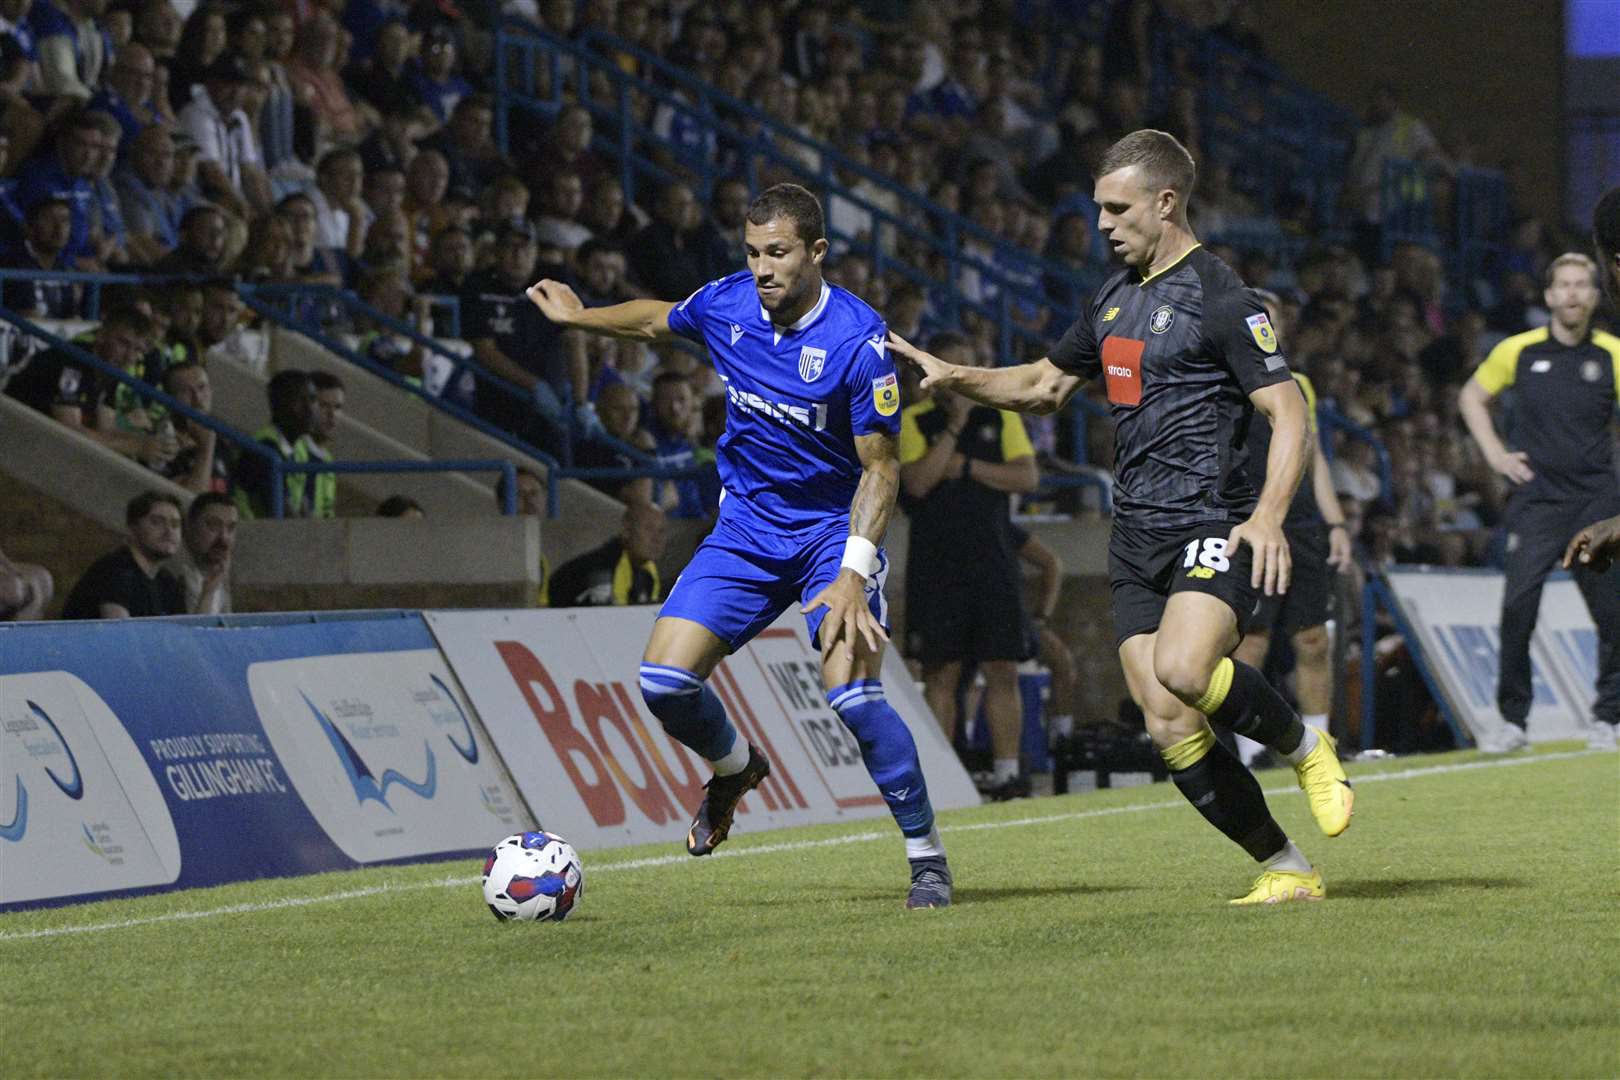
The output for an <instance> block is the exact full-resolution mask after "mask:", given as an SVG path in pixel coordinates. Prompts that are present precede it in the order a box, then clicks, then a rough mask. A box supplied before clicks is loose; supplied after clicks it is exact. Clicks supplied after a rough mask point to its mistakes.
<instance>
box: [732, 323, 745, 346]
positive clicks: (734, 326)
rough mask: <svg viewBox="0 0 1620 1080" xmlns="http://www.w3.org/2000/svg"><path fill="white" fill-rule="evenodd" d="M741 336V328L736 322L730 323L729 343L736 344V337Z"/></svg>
mask: <svg viewBox="0 0 1620 1080" xmlns="http://www.w3.org/2000/svg"><path fill="white" fill-rule="evenodd" d="M742 336H743V328H742V327H740V326H738V325H737V324H736V323H732V324H731V343H732V344H733V345H735V344H737V339H738V338H740V337H742Z"/></svg>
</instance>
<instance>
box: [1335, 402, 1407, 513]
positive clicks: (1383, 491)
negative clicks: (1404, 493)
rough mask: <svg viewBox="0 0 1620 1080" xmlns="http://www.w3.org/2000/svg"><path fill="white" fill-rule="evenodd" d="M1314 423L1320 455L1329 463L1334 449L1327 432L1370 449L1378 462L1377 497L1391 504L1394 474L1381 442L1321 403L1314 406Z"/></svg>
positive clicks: (1393, 495)
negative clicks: (1317, 432)
mask: <svg viewBox="0 0 1620 1080" xmlns="http://www.w3.org/2000/svg"><path fill="white" fill-rule="evenodd" d="M1316 422H1317V427H1318V428H1319V429H1320V431H1321V432H1322V455H1323V456H1324V457H1326V458H1327V459H1328V461H1330V462H1331V461H1332V460H1333V458H1334V448H1333V440H1332V439H1331V438H1330V437H1328V432H1329V431H1341V432H1343V433H1344V434H1345V435H1346V436H1348V437H1349V438H1352V439H1355V440H1356V441H1358V442H1364V443H1366V444H1367V445H1368V446H1371V447H1372V450H1373V458H1374V459H1375V460H1376V461H1377V462H1378V497H1379V499H1380V500H1382V501H1383V502H1386V503H1387V502H1392V501H1393V500H1394V498H1395V474H1394V472H1393V471H1392V470H1391V468H1390V465H1389V451H1388V450H1387V449H1385V448H1384V442H1383V440H1382V439H1380V438H1379V437H1378V436H1377V435H1375V434H1374V433H1373V432H1371V431H1369V430H1368V429H1366V428H1364V427H1362V426H1361V425H1360V424H1358V423H1356V422H1355V421H1354V420H1352V419H1350V418H1349V417H1348V416H1346V415H1344V414H1343V413H1342V412H1340V411H1339V410H1337V409H1335V408H1333V407H1331V406H1329V405H1323V404H1322V403H1321V402H1317V405H1316Z"/></svg>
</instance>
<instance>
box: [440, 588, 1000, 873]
mask: <svg viewBox="0 0 1620 1080" xmlns="http://www.w3.org/2000/svg"><path fill="white" fill-rule="evenodd" d="M656 614H657V609H656V608H653V607H631V608H580V609H574V610H567V611H510V612H452V611H443V612H428V613H426V614H425V617H426V619H427V622H428V626H429V628H430V629H431V630H432V631H433V634H434V636H435V637H436V638H437V640H438V642H439V647H440V648H441V649H442V650H443V652H444V655H445V657H446V659H448V660H449V662H450V666H451V667H452V668H453V669H454V671H455V673H456V675H457V677H458V678H459V679H460V682H461V685H462V687H463V688H465V690H466V692H467V695H468V698H469V699H470V700H471V702H472V705H473V707H474V708H475V709H476V710H477V713H478V715H479V716H480V717H481V718H482V720H483V722H484V724H485V727H486V728H487V730H488V731H489V735H490V738H491V739H492V740H493V741H494V743H495V746H496V748H497V749H498V750H499V751H500V754H501V757H502V759H503V760H504V761H505V762H506V765H507V768H508V769H509V770H510V772H511V775H512V779H513V780H514V781H515V783H516V784H517V787H518V789H519V791H521V792H522V794H523V797H524V799H525V800H526V801H527V802H528V805H529V806H530V807H531V808H532V809H533V810H534V812H535V813H536V814H537V815H539V817H540V821H541V824H542V826H543V827H544V828H546V829H549V830H554V831H556V832H558V833H560V834H562V835H563V836H566V837H568V838H569V839H570V840H571V841H573V842H574V843H576V844H579V845H581V846H585V847H612V846H622V845H627V844H640V843H648V842H654V841H670V842H680V841H681V840H682V839H683V838H684V837H685V835H686V829H687V825H688V823H689V822H690V820H691V814H692V812H693V810H694V809H695V808H696V806H697V804H698V802H699V800H700V799H701V798H702V789H703V784H704V782H705V781H706V780H707V779H708V778H709V773H710V770H709V767H708V763H707V762H705V761H703V760H702V759H701V758H699V757H698V755H696V754H694V753H692V752H691V751H689V750H687V749H686V748H685V747H683V746H681V745H680V744H679V743H677V742H675V741H674V740H673V739H671V738H670V737H669V736H668V735H666V734H665V733H664V731H663V728H662V727H661V726H660V725H659V723H658V721H657V719H656V718H654V717H653V716H652V714H651V713H650V712H649V711H648V710H647V707H646V705H645V703H644V702H643V701H642V699H641V691H640V689H639V686H638V682H637V673H638V670H639V667H640V663H641V653H642V649H643V647H644V645H645V644H646V638H647V634H648V631H649V630H651V628H652V623H653V620H654V618H655V617H656ZM709 684H710V685H711V686H712V687H714V690H715V692H716V693H717V694H718V695H719V696H720V700H721V701H722V702H724V703H725V706H726V711H727V713H728V715H729V716H730V717H731V720H732V722H733V723H734V724H736V726H737V729H738V731H739V732H740V733H741V734H742V735H743V737H744V738H747V739H749V740H750V741H751V742H753V743H755V744H756V745H758V746H759V747H760V748H761V749H763V750H764V751H765V752H766V754H768V755H769V756H770V759H771V775H770V777H769V778H768V779H766V781H765V782H764V783H763V784H761V785H760V787H759V789H758V790H757V791H755V792H753V793H752V794H750V795H748V796H747V797H746V798H744V799H743V801H742V804H741V806H740V807H739V808H738V817H737V829H738V831H739V832H755V831H761V830H764V829H772V828H782V827H786V826H791V825H808V824H814V823H821V822H831V821H841V820H850V819H855V818H869V817H887V816H888V808H887V806H886V805H885V804H884V802H883V799H882V797H881V796H880V795H879V794H878V793H877V790H876V789H875V788H874V787H873V785H872V781H871V778H870V777H869V776H868V775H867V773H866V767H865V766H864V765H863V764H862V762H861V756H860V749H859V747H858V746H857V745H856V742H855V738H854V736H852V735H851V734H850V733H849V731H848V730H847V729H846V728H845V727H844V725H843V723H842V721H840V720H839V719H838V716H837V714H836V713H834V712H833V711H832V709H831V707H829V706H828V705H827V701H826V696H825V693H824V692H823V690H822V687H821V672H820V658H819V655H818V654H817V652H816V650H815V649H814V648H812V647H811V645H810V641H809V638H808V635H807V634H806V632H805V629H804V621H803V618H802V617H801V616H798V615H797V614H794V613H789V614H786V615H784V616H783V617H782V618H781V619H779V620H777V622H776V623H775V624H774V625H773V626H771V627H770V628H768V629H767V630H765V631H764V632H763V633H761V634H760V635H759V636H758V637H757V638H755V639H754V640H753V641H752V642H750V643H749V644H748V645H747V646H745V647H743V648H742V649H740V650H739V651H738V652H737V653H735V654H734V655H732V656H731V657H729V658H728V659H727V660H725V661H723V662H722V663H721V664H720V666H719V667H718V668H717V669H716V670H715V672H714V674H713V676H712V677H711V678H710V680H709ZM883 685H884V689H885V692H886V694H887V696H888V700H889V701H890V703H891V704H892V705H893V706H894V708H895V710H896V711H897V712H899V714H900V715H901V717H903V718H904V720H905V722H906V724H907V725H908V726H909V727H910V729H911V733H912V736H913V737H914V738H915V739H916V741H917V747H918V751H919V752H920V754H921V758H922V766H923V773H924V775H925V776H926V777H927V779H928V790H929V795H930V797H931V799H932V800H933V804H934V806H935V808H936V809H950V808H955V807H961V806H976V805H978V803H979V801H980V800H979V795H978V793H977V792H976V791H975V790H974V787H973V783H972V781H971V780H970V779H969V778H968V776H967V773H966V772H965V771H963V769H962V766H961V764H960V762H958V761H957V758H956V754H955V753H954V752H953V751H952V750H951V748H950V745H949V744H948V743H947V742H946V741H945V737H944V735H943V734H942V733H941V731H940V730H939V725H938V724H937V723H936V722H935V721H934V718H933V716H932V714H931V713H930V712H929V711H928V709H927V706H926V705H925V704H924V703H923V700H922V696H921V695H920V694H919V693H918V692H917V690H916V688H915V687H914V686H913V685H912V683H911V679H910V677H909V675H908V674H907V673H906V670H905V665H904V664H903V663H902V662H901V661H900V659H899V658H898V657H897V656H896V655H895V653H894V651H893V650H892V649H891V650H889V651H888V653H887V654H886V655H885V657H884V667H883ZM898 835H899V834H898V833H896V837H897V838H898Z"/></svg>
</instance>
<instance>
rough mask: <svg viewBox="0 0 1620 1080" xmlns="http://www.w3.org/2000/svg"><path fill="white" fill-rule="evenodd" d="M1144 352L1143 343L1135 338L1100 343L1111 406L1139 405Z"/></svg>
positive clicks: (1108, 338)
mask: <svg viewBox="0 0 1620 1080" xmlns="http://www.w3.org/2000/svg"><path fill="white" fill-rule="evenodd" d="M1143 348H1145V343H1144V342H1141V341H1137V340H1136V339H1134V338H1122V337H1107V338H1104V339H1103V343H1102V362H1103V376H1104V377H1105V378H1106V379H1107V381H1108V400H1109V401H1110V402H1111V403H1113V404H1115V405H1125V406H1128V407H1132V408H1134V407H1135V406H1137V405H1140V404H1141V403H1142V350H1143Z"/></svg>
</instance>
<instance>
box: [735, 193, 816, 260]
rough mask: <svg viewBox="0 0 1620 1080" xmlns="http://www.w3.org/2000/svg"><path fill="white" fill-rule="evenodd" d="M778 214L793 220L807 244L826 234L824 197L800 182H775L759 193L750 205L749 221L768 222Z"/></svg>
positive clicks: (796, 231) (773, 219)
mask: <svg viewBox="0 0 1620 1080" xmlns="http://www.w3.org/2000/svg"><path fill="white" fill-rule="evenodd" d="M777 218H786V219H787V220H789V221H791V222H793V231H794V232H795V233H797V234H798V237H799V239H800V240H803V241H804V242H805V244H806V245H809V244H813V243H815V242H816V241H817V240H822V239H825V238H826V235H827V221H826V218H825V217H824V216H823V215H822V212H821V200H819V199H817V198H816V197H815V195H813V194H812V193H811V192H810V190H809V189H808V188H805V187H801V186H800V185H798V184H772V185H771V186H770V187H768V188H766V189H765V190H764V191H762V192H760V193H759V195H758V196H756V197H755V199H754V201H753V202H752V203H751V204H749V207H748V221H749V224H752V225H764V224H766V223H768V222H771V221H775V220H776V219H777Z"/></svg>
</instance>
